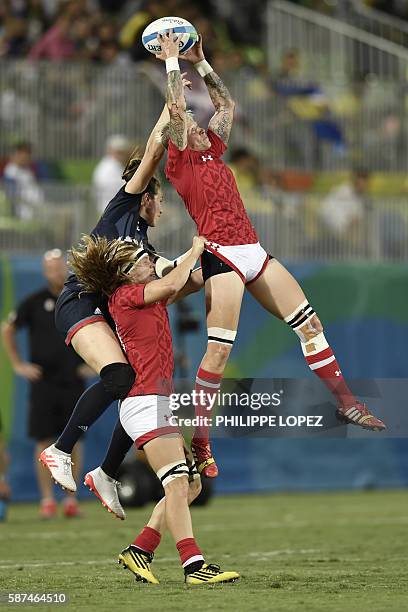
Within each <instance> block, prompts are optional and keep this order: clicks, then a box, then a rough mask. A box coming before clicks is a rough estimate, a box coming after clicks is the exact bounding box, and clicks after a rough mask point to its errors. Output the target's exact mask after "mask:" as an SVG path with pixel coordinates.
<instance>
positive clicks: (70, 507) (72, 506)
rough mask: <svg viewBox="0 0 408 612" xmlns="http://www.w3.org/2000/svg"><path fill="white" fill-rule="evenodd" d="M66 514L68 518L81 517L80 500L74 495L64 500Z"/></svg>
mask: <svg viewBox="0 0 408 612" xmlns="http://www.w3.org/2000/svg"><path fill="white" fill-rule="evenodd" d="M63 507H64V516H65V517H66V518H79V517H80V516H82V512H81V510H80V509H79V506H78V502H77V500H76V499H74V498H73V497H67V498H66V499H64V502H63Z"/></svg>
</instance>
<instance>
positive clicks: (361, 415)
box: [336, 400, 386, 431]
mask: <svg viewBox="0 0 408 612" xmlns="http://www.w3.org/2000/svg"><path fill="white" fill-rule="evenodd" d="M336 416H337V418H338V420H339V421H341V422H342V423H351V424H352V425H359V426H360V427H362V428H363V429H370V430H371V431H383V430H384V429H386V426H385V424H384V423H383V422H382V421H381V420H380V419H377V417H375V416H373V415H372V414H370V413H369V412H368V408H367V404H363V403H362V402H359V401H357V400H356V401H355V402H354V404H353V405H352V406H350V405H345V406H339V407H338V408H337V410H336Z"/></svg>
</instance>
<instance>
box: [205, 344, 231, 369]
mask: <svg viewBox="0 0 408 612" xmlns="http://www.w3.org/2000/svg"><path fill="white" fill-rule="evenodd" d="M231 349H232V345H230V344H221V343H219V342H209V343H208V346H207V351H206V353H205V356H204V359H203V367H204V369H210V370H211V371H219V370H223V369H224V367H225V365H226V363H227V361H228V357H229V356H230V353H231ZM204 362H205V365H204Z"/></svg>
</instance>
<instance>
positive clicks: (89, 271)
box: [68, 234, 142, 296]
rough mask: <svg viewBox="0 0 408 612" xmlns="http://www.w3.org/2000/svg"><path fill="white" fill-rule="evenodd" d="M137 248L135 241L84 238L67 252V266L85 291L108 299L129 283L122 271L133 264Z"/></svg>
mask: <svg viewBox="0 0 408 612" xmlns="http://www.w3.org/2000/svg"><path fill="white" fill-rule="evenodd" d="M140 246H142V245H141V243H140V244H139V243H138V242H137V241H132V242H125V241H123V240H118V239H115V240H108V239H107V238H105V237H101V236H90V235H87V234H85V235H84V236H82V238H81V241H80V243H79V245H78V246H77V247H76V248H72V249H71V250H70V251H68V265H69V266H70V268H71V269H72V271H73V272H74V274H75V276H76V277H77V279H78V282H79V284H80V285H81V287H83V289H84V291H87V292H90V293H103V294H105V295H107V296H110V295H112V294H113V293H115V291H116V289H117V288H118V287H120V286H121V285H124V284H129V283H130V282H132V281H131V279H130V278H129V276H128V274H127V273H126V272H124V269H125V268H126V267H127V266H128V265H129V264H132V263H135V259H134V258H135V253H136V250H137V249H138V247H140Z"/></svg>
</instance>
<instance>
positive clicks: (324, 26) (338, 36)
mask: <svg viewBox="0 0 408 612" xmlns="http://www.w3.org/2000/svg"><path fill="white" fill-rule="evenodd" d="M266 15H267V45H268V55H269V64H270V67H272V66H273V65H274V64H275V63H276V58H277V56H278V57H279V56H280V55H281V53H282V51H284V50H285V49H288V48H291V47H294V48H298V49H301V51H302V54H304V55H305V56H307V58H308V65H309V70H310V75H309V76H311V77H313V78H315V79H322V80H325V81H330V80H335V79H339V80H352V81H355V80H356V79H361V78H363V77H365V76H366V75H376V76H377V77H378V78H381V79H385V80H386V79H396V80H401V81H405V79H406V65H407V60H408V50H407V49H404V48H403V47H402V46H400V45H399V44H395V43H393V42H391V41H389V40H384V38H381V33H380V35H377V34H374V33H370V32H367V31H365V30H363V29H360V28H357V27H355V26H353V25H350V24H348V23H344V22H342V21H339V20H338V19H334V18H332V17H328V16H326V15H322V14H320V13H317V12H315V11H312V10H309V9H306V8H303V7H299V6H296V5H294V4H292V3H290V2H285V1H284V0H272V1H270V2H269V4H268V8H267V13H266Z"/></svg>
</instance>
